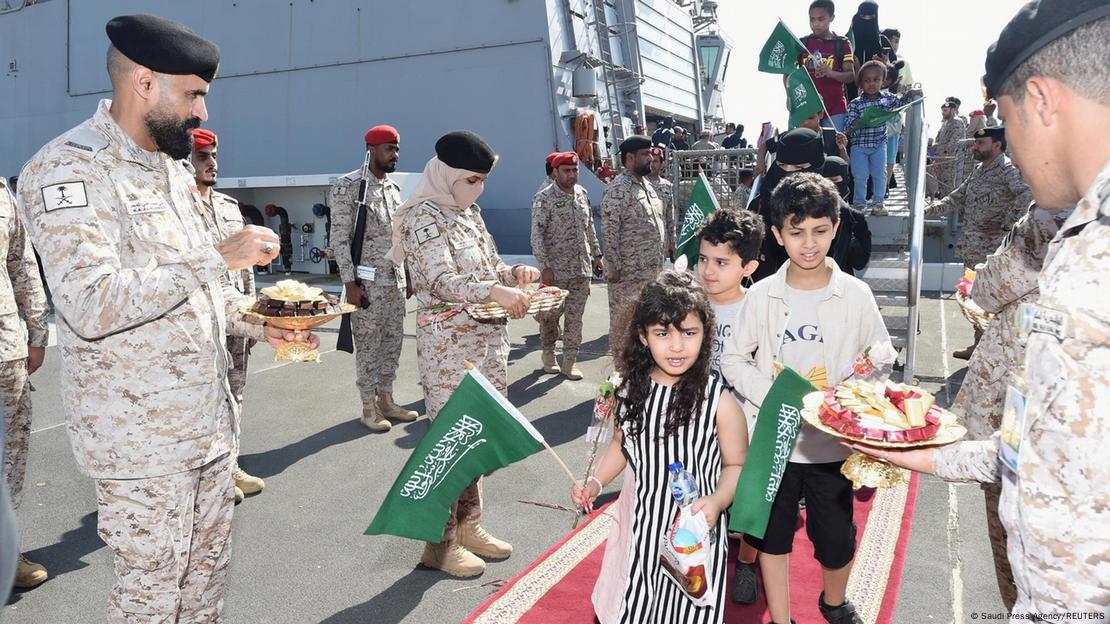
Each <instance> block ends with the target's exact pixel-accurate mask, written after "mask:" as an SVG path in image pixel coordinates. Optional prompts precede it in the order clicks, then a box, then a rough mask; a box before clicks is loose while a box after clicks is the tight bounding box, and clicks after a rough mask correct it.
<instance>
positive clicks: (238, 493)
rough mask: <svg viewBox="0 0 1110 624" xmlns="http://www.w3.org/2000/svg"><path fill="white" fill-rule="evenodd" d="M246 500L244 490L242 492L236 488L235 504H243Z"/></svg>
mask: <svg viewBox="0 0 1110 624" xmlns="http://www.w3.org/2000/svg"><path fill="white" fill-rule="evenodd" d="M246 498H247V495H246V494H244V493H243V490H240V489H239V486H238V485H237V486H235V504H236V505H238V504H239V503H241V502H243V501H244V500H245V499H246Z"/></svg>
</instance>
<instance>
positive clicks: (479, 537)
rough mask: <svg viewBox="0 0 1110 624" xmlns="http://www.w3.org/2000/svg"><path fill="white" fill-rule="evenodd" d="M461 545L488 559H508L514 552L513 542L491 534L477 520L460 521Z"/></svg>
mask: <svg viewBox="0 0 1110 624" xmlns="http://www.w3.org/2000/svg"><path fill="white" fill-rule="evenodd" d="M458 541H459V545H460V546H462V547H463V548H465V549H467V550H469V551H470V552H472V553H474V554H475V555H478V556H480V557H485V558H486V559H508V558H509V556H510V555H512V554H513V546H512V544H510V543H508V542H505V541H502V540H499V539H497V538H496V537H494V536H492V535H490V534H489V533H488V532H486V530H485V529H483V528H482V527H481V525H479V524H478V523H477V522H473V523H471V522H460V523H459V540H458Z"/></svg>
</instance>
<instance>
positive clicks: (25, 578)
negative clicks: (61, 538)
mask: <svg viewBox="0 0 1110 624" xmlns="http://www.w3.org/2000/svg"><path fill="white" fill-rule="evenodd" d="M471 556H473V555H471ZM475 559H477V557H475ZM483 565H484V564H483ZM48 578H50V575H48V574H47V573H46V568H44V567H42V565H41V564H38V563H35V562H33V561H28V560H27V557H24V556H23V553H19V563H17V564H16V567H15V582H14V583H13V585H14V586H15V587H18V588H19V589H31V588H32V587H38V586H39V585H42V584H43V583H45V582H46V579H48Z"/></svg>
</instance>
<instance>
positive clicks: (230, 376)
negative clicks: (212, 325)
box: [204, 191, 254, 407]
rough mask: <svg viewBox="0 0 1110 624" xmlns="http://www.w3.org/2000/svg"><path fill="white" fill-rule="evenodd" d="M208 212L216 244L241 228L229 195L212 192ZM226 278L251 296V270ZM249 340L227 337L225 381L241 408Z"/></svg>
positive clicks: (235, 203) (240, 215)
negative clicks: (228, 360) (227, 360)
mask: <svg viewBox="0 0 1110 624" xmlns="http://www.w3.org/2000/svg"><path fill="white" fill-rule="evenodd" d="M204 206H205V207H206V208H208V210H209V212H208V213H207V214H206V216H208V217H211V218H212V222H211V227H212V235H213V238H214V239H215V240H216V242H219V241H222V240H223V239H225V238H227V237H228V236H231V235H232V234H234V233H236V232H238V231H239V230H241V229H243V225H244V224H243V213H242V212H241V211H240V210H239V202H238V201H237V200H236V199H235V198H234V197H231V196H230V195H224V194H223V193H220V192H217V191H212V201H211V202H204ZM227 277H228V279H229V280H231V285H232V286H234V287H235V290H237V291H238V292H239V293H240V294H242V295H243V296H245V297H253V296H254V270H253V269H242V270H239V271H228V274H227ZM249 342H250V339H249V338H243V337H242V336H230V335H229V336H228V337H227V352H228V355H230V356H231V368H230V369H228V371H227V381H228V384H229V385H230V386H231V394H232V395H234V396H235V400H237V401H238V402H239V406H240V407H242V405H243V390H244V389H245V388H246V387H247V361H248V359H249V357H248V356H249V355H250V348H249V346H248V343H249Z"/></svg>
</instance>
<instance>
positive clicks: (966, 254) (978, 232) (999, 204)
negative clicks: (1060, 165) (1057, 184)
mask: <svg viewBox="0 0 1110 624" xmlns="http://www.w3.org/2000/svg"><path fill="white" fill-rule="evenodd" d="M1032 200H1033V195H1032V193H1030V192H1029V186H1028V185H1026V184H1025V180H1022V179H1021V173H1020V172H1018V170H1017V167H1014V165H1013V163H1011V162H1010V159H1009V158H1007V157H1006V155H1005V154H999V155H998V157H996V158H995V159H994V160H992V161H991V162H990V163H989V164H986V165H984V164H983V163H980V164H979V166H978V167H976V168H975V171H974V172H972V174H971V175H970V176H968V178H967V180H964V182H963V184H961V185H960V186H959V188H957V189H956V190H954V191H952V192H951V193H949V194H948V195H947V196H946V197H945V198H944V199H942V200H940V201H939V202H936V203H935V204H933V205H931V206H929V207H928V208H926V209H925V215H926V216H935V215H942V214H944V213H946V212H951V211H953V210H956V211H959V214H960V238H959V240H958V241H956V257H958V258H959V259H960V260H962V261H963V263H964V266H966V267H968V268H971V267H974V266H975V265H977V264H980V263H982V262H985V261H986V260H987V254H988V253H990V252H991V251H993V250H994V249H997V248H998V243H999V242H1000V241H1001V240H1002V237H1003V236H1005V235H1006V232H1008V231H1010V228H1011V227H1013V225H1014V223H1015V222H1017V220H1018V219H1020V218H1021V216H1022V215H1024V214H1025V213H1026V211H1027V209H1028V208H1029V202H1031V201H1032Z"/></svg>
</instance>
